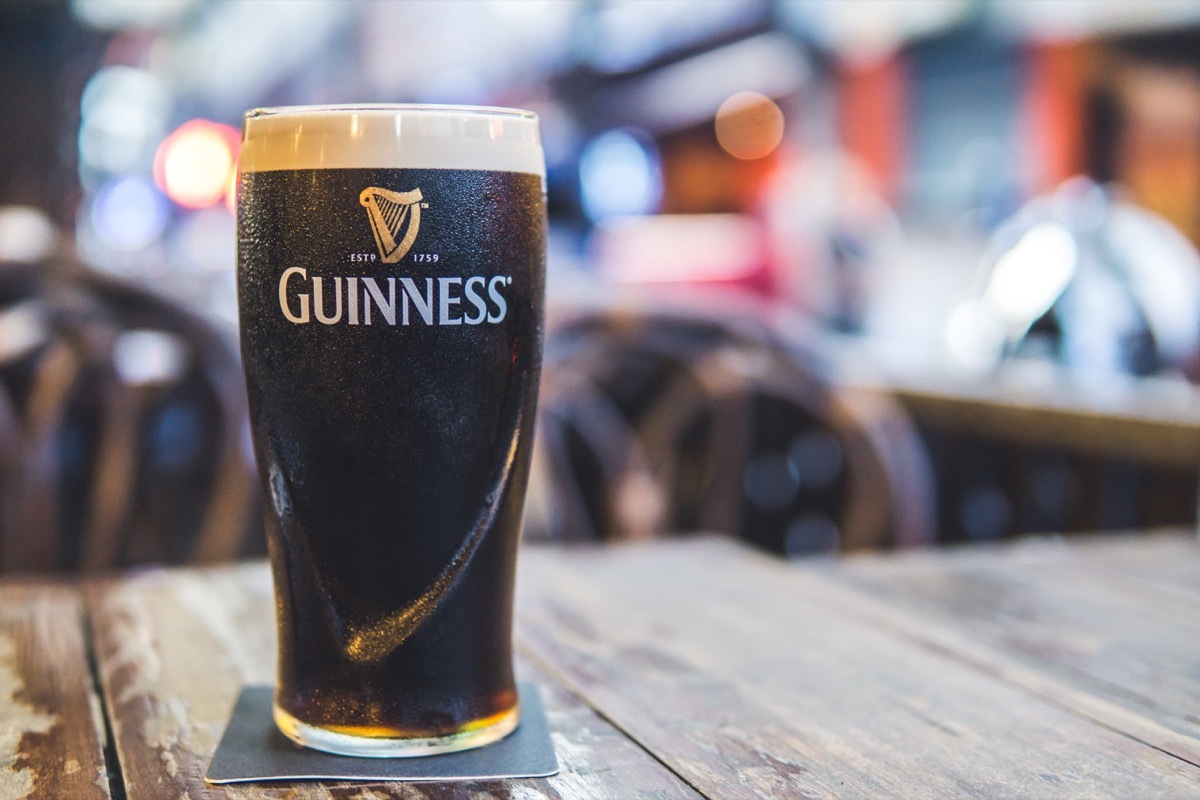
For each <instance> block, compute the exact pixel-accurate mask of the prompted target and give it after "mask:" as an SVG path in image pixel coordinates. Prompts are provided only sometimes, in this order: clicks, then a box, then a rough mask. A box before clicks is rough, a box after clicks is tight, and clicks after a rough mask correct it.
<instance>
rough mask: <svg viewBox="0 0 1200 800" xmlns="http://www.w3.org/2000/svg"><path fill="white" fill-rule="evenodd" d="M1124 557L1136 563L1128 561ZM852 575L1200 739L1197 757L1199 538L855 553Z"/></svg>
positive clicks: (932, 619)
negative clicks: (892, 555)
mask: <svg viewBox="0 0 1200 800" xmlns="http://www.w3.org/2000/svg"><path fill="white" fill-rule="evenodd" d="M1123 562H1124V563H1128V565H1129V566H1128V568H1125V567H1124V566H1123ZM837 576H838V577H839V579H842V580H846V581H849V582H851V583H853V584H854V585H855V586H857V587H859V588H862V589H865V590H867V591H868V592H870V593H871V594H873V595H874V596H876V597H878V598H879V599H881V600H884V601H885V602H886V603H887V604H888V605H890V606H892V607H894V608H902V609H906V610H908V611H910V612H913V613H914V614H916V615H919V617H920V618H921V619H922V620H924V621H925V627H926V628H927V629H929V630H933V629H934V628H935V626H944V627H946V628H948V629H949V630H950V631H951V632H952V633H953V634H955V635H959V636H966V637H968V638H970V639H972V640H974V641H977V642H980V643H982V644H984V645H986V646H988V647H991V648H994V649H995V650H996V651H997V652H999V653H1003V654H1004V655H1005V656H1007V657H1008V658H1011V659H1013V660H1016V661H1018V662H1020V663H1022V664H1024V665H1027V666H1031V667H1034V668H1036V669H1037V670H1038V671H1039V672H1044V673H1046V674H1048V675H1051V676H1053V677H1054V678H1057V679H1058V680H1060V681H1061V682H1062V683H1064V684H1066V685H1067V686H1070V687H1073V688H1075V689H1077V690H1079V691H1082V692H1086V693H1089V694H1094V695H1098V696H1099V697H1102V698H1104V699H1105V700H1108V701H1110V702H1112V703H1114V704H1116V705H1118V706H1121V707H1123V708H1125V709H1128V710H1129V711H1132V712H1134V713H1136V714H1139V715H1143V716H1145V717H1147V718H1149V719H1152V720H1154V721H1156V722H1158V723H1160V724H1162V725H1164V726H1165V727H1167V728H1169V729H1170V730H1173V731H1175V732H1177V733H1180V734H1184V735H1185V736H1187V737H1190V738H1192V739H1194V740H1195V741H1194V745H1193V746H1187V745H1186V742H1185V743H1184V746H1183V748H1182V749H1181V748H1179V747H1175V746H1171V745H1166V744H1162V745H1161V746H1164V747H1168V748H1169V749H1171V751H1172V752H1176V753H1177V754H1178V755H1180V756H1181V757H1186V758H1189V759H1191V760H1192V761H1194V762H1195V763H1198V764H1200V692H1198V691H1197V686H1198V685H1200V541H1197V540H1196V538H1195V536H1194V535H1190V534H1177V535H1172V534H1162V535H1158V536H1149V535H1136V536H1124V537H1111V538H1105V539H1093V540H1091V541H1089V542H1088V544H1087V548H1086V550H1084V549H1081V548H1079V547H1072V546H1071V544H1070V543H1069V542H1066V541H1062V540H1058V539H1031V540H1029V541H1026V542H1023V543H1021V544H1018V545H1015V546H1001V547H986V548H974V549H960V550H955V551H947V552H941V553H937V554H931V553H926V554H907V555H904V556H900V557H896V558H890V559H880V558H875V557H864V558H856V559H850V560H848V561H847V562H846V563H845V564H843V565H841V566H840V567H839V569H838V570H837Z"/></svg>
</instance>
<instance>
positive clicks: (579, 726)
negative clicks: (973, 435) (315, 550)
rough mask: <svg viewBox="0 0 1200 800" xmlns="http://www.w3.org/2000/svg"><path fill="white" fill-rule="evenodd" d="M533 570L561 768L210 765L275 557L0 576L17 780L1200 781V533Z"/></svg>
mask: <svg viewBox="0 0 1200 800" xmlns="http://www.w3.org/2000/svg"><path fill="white" fill-rule="evenodd" d="M518 586H519V589H518V595H519V597H518V625H517V645H518V652H519V665H518V666H519V670H520V672H521V673H522V677H523V678H524V679H526V680H532V681H534V682H535V683H537V684H538V685H539V686H540V687H541V689H542V693H543V696H544V698H545V702H546V706H547V711H548V716H549V719H550V725H551V729H552V732H553V737H554V743H555V747H556V749H557V752H558V756H559V761H560V763H561V766H562V772H561V773H560V774H559V775H558V776H556V777H553V778H549V779H541V780H520V781H511V782H478V783H445V784H407V785H405V784H364V783H354V784H350V783H345V784H316V783H295V784H283V785H269V784H268V785H257V786H241V787H221V788H217V787H207V786H205V785H204V783H203V773H204V771H205V770H206V769H207V766H208V762H209V760H210V759H211V757H212V753H213V751H214V749H215V747H216V745H217V742H218V740H219V738H220V735H221V732H222V730H223V727H224V724H225V721H226V719H227V718H228V715H229V712H230V710H231V708H232V704H233V701H234V698H235V696H236V694H237V692H238V689H239V687H240V686H241V685H242V684H243V683H248V682H255V683H263V682H269V681H270V680H271V677H272V673H273V659H274V632H273V624H272V600H271V590H270V583H269V578H268V573H267V570H266V567H265V565H264V564H261V563H254V564H249V565H241V566H236V567H228V568H209V569H188V570H150V571H142V572H138V573H134V574H130V575H127V576H123V577H119V578H114V579H110V580H106V581H101V582H93V583H89V584H88V585H87V586H85V587H83V588H82V589H80V588H75V587H64V586H62V585H51V584H42V583H35V582H11V581H10V582H7V583H4V584H0V798H19V797H27V796H28V797H39V798H40V797H71V798H73V797H91V796H95V797H109V796H112V797H116V798H121V797H126V798H130V800H136V798H178V797H189V798H193V797H194V798H222V797H232V798H345V799H346V800H350V798H354V800H382V799H383V798H406V799H410V798H429V799H430V800H435V799H438V798H463V800H483V798H496V799H498V798H521V800H525V799H526V798H530V799H532V798H613V799H614V800H616V799H618V798H621V799H623V798H674V797H680V798H700V797H710V798H722V799H724V798H760V797H780V798H835V797H978V798H993V797H1028V798H1043V797H1089V798H1091V797H1112V798H1134V797H1136V798H1143V797H1163V798H1188V797H1197V798H1200V613H1198V612H1200V541H1197V539H1196V538H1195V537H1194V536H1192V535H1189V534H1185V533H1182V532H1163V533H1143V534H1138V535H1130V536H1124V537H1106V538H1094V537H1093V538H1088V539H1086V540H1081V539H1070V540H1065V541H1062V540H1057V539H1043V540H1038V541H1029V542H1019V543H1016V544H1012V545H1007V546H1003V547H992V548H988V549H953V550H939V551H933V550H928V551H919V552H913V553H910V554H898V555H881V556H865V557H854V558H847V559H842V560H821V561H812V562H807V563H801V564H796V563H787V562H784V561H781V560H777V559H774V558H772V557H768V556H765V555H761V554H759V553H757V552H753V551H751V550H749V549H747V548H745V547H744V546H741V545H738V544H735V543H732V542H728V541H724V540H718V539H693V540H688V539H683V540H673V541H664V542H650V543H638V544H629V545H621V546H610V547H607V548H587V549H551V548H536V547H533V548H526V550H525V551H524V552H523V554H522V561H521V567H520V575H519V582H518ZM94 687H99V692H98V693H97V692H96V690H95V689H94ZM106 721H107V725H106V724H105V722H106ZM106 728H107V729H109V730H111V735H112V744H111V746H109V747H108V748H107V749H106V748H105V744H104V742H105V730H106ZM106 768H107V772H106ZM109 773H111V776H110V775H109Z"/></svg>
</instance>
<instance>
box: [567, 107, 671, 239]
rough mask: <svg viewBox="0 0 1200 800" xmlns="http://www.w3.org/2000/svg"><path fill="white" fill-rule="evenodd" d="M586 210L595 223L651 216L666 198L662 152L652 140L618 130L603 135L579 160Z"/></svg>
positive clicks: (588, 147)
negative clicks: (660, 156)
mask: <svg viewBox="0 0 1200 800" xmlns="http://www.w3.org/2000/svg"><path fill="white" fill-rule="evenodd" d="M579 181H580V184H581V191H582V200H583V210H584V213H586V214H587V216H588V218H589V219H591V220H592V221H593V222H599V221H601V220H605V219H610V218H612V217H618V216H631V215H637V214H648V213H651V212H653V211H655V210H657V208H658V204H659V201H660V200H661V198H662V171H661V167H660V165H659V158H658V151H657V150H656V149H655V147H654V144H653V143H652V142H651V141H650V140H649V138H648V137H645V136H642V135H639V134H638V133H637V132H634V131H630V130H624V129H616V130H611V131H607V132H605V133H602V134H600V135H599V136H597V137H596V138H595V139H592V140H591V141H590V142H588V144H587V145H586V146H585V147H584V148H583V152H582V154H581V155H580V158H579Z"/></svg>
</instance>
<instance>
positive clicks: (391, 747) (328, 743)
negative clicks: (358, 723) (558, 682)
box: [274, 705, 521, 758]
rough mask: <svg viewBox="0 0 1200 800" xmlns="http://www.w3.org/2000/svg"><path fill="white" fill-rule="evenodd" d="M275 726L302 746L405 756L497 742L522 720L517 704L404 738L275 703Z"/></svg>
mask: <svg viewBox="0 0 1200 800" xmlns="http://www.w3.org/2000/svg"><path fill="white" fill-rule="evenodd" d="M274 713H275V725H276V726H277V727H278V728H279V730H280V731H282V732H283V735H284V736H286V737H288V738H289V739H291V740H292V741H293V742H295V743H296V744H298V745H300V746H302V747H311V748H312V749H314V750H321V751H324V752H326V753H333V754H335V755H339V756H363V757H367V758H406V757H414V756H433V755H437V754H439V753H455V752H458V751H459V750H471V749H473V748H476V747H483V746H484V745H487V744H491V743H492V742H498V741H500V740H501V739H503V738H504V737H505V736H507V735H508V734H510V733H512V732H513V731H514V730H516V729H517V724H518V723H519V722H520V721H521V710H520V707H519V706H513V708H512V710H511V711H506V712H504V713H503V714H499V715H497V716H496V717H495V718H494V720H493V721H490V722H488V723H486V724H485V725H483V726H481V727H478V728H472V729H471V730H466V731H462V732H461V733H453V734H450V735H449V736H434V737H430V738H426V739H405V738H402V737H387V736H352V735H350V734H345V733H335V732H333V731H328V730H325V729H324V728H318V727H316V726H314V725H309V724H308V723H305V722H301V721H300V720H298V719H296V718H295V717H293V716H292V715H291V714H289V713H288V712H286V711H284V710H283V709H281V708H280V707H279V706H278V705H275V706H274Z"/></svg>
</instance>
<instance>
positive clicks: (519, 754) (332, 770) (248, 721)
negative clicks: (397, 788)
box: [204, 683, 558, 784]
mask: <svg viewBox="0 0 1200 800" xmlns="http://www.w3.org/2000/svg"><path fill="white" fill-rule="evenodd" d="M517 689H518V692H519V693H520V696H521V724H520V725H519V726H517V729H516V730H515V731H513V732H512V733H510V734H509V735H508V736H506V737H504V738H503V739H501V740H500V741H498V742H495V743H493V744H489V745H486V746H485V747H479V748H476V749H475V750H464V751H462V752H458V753H444V754H441V755H436V756H419V757H409V758H355V757H351V756H335V755H330V754H329V753H322V752H319V751H317V750H310V749H308V748H304V747H300V746H298V745H296V744H294V743H293V742H292V741H291V740H290V739H288V738H287V737H286V736H284V735H283V734H282V733H280V732H279V729H278V728H276V727H275V721H274V720H273V719H272V717H271V704H272V702H273V700H274V690H273V689H272V687H270V686H247V687H245V688H243V689H242V694H241V696H239V697H238V701H237V704H236V705H235V706H234V708H233V716H232V717H231V718H230V720H229V726H228V727H227V728H226V729H225V735H224V736H223V737H222V738H221V744H220V745H219V746H218V747H217V752H216V754H215V755H214V756H213V760H212V763H211V764H209V765H208V774H207V775H206V776H205V778H204V779H205V780H206V781H207V782H209V783H218V784H219V783H244V782H249V781H310V780H351V781H361V780H367V781H466V780H495V779H502V778H547V777H549V776H551V775H555V774H557V773H558V758H557V757H556V756H555V755H554V745H553V743H552V742H551V741H550V727H549V725H548V724H547V723H546V711H545V709H544V708H543V707H542V698H541V694H540V693H539V692H538V689H537V687H536V686H534V685H533V684H532V683H522V684H521V685H520V686H518V687H517Z"/></svg>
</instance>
